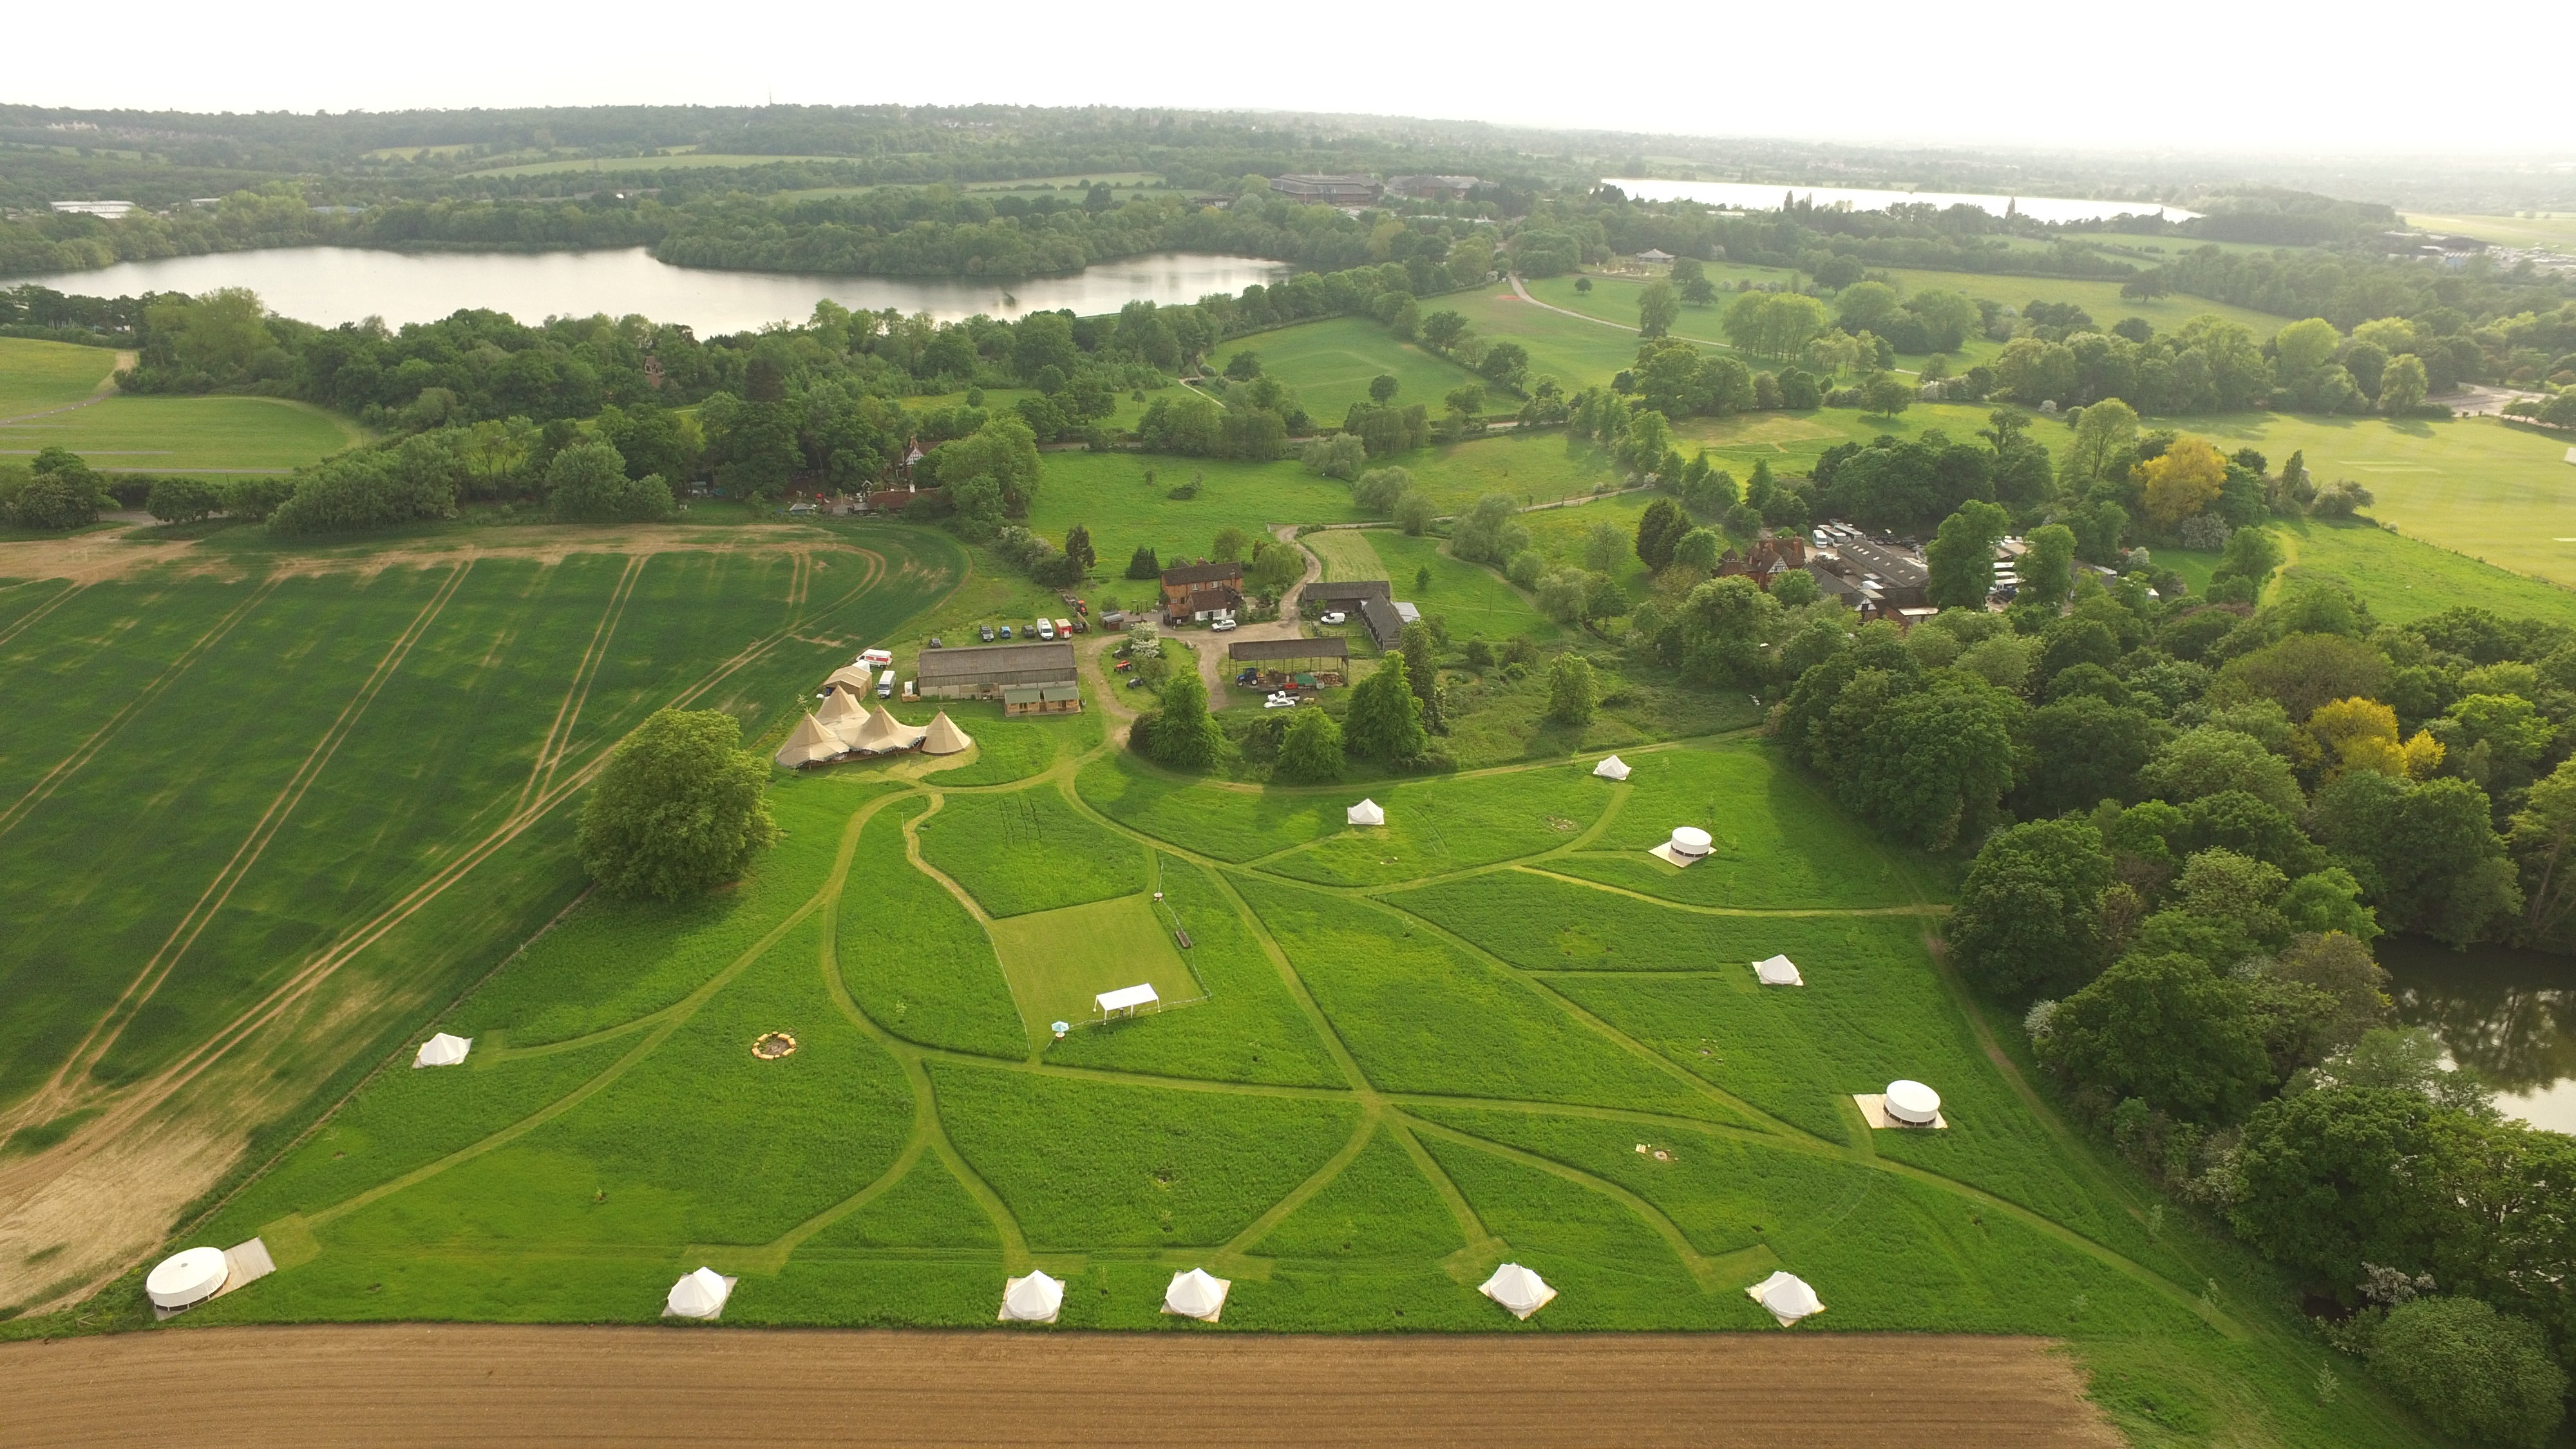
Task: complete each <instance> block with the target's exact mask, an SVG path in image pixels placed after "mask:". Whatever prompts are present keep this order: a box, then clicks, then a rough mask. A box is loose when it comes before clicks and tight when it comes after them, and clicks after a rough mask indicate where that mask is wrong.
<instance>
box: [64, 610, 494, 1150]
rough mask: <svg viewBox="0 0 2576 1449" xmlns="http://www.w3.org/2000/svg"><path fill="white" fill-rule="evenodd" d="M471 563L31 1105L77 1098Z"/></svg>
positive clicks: (393, 649) (383, 661)
mask: <svg viewBox="0 0 2576 1449" xmlns="http://www.w3.org/2000/svg"><path fill="white" fill-rule="evenodd" d="M472 569H473V564H472V563H470V562H468V563H465V564H462V565H460V566H458V567H457V568H456V569H454V570H453V571H452V572H450V573H449V574H448V576H447V578H446V579H445V580H444V581H442V582H441V583H440V585H439V586H438V588H437V590H436V591H435V592H433V593H432V594H431V595H430V599H429V602H428V603H426V604H424V605H422V606H421V610H420V612H419V613H418V614H415V615H414V616H413V617H412V621H411V623H410V624H409V625H408V626H406V627H405V628H404V629H403V632H402V633H401V634H400V635H398V636H396V637H395V639H394V642H393V644H392V645H391V646H390V647H388V648H387V649H386V650H385V653H384V655H383V656H382V657H381V658H379V659H378V660H377V661H376V667H375V668H374V670H372V671H371V672H369V674H368V675H367V678H366V682H365V683H363V684H361V685H359V686H358V692H357V693H356V694H355V695H353V696H351V697H350V699H349V702H348V703H347V704H344V705H342V706H341V707H340V713H339V715H338V716H337V717H335V718H334V719H333V720H332V721H331V725H330V728H328V729H326V730H324V731H323V732H322V738H321V739H319V740H317V741H315V742H314V745H313V748H312V749H311V750H309V751H307V752H306V753H305V756H304V761H303V763H302V764H300V765H298V766H296V769H295V773H294V774H293V775H292V776H290V777H288V779H287V782H286V784H285V785H284V786H283V787H281V788H280V789H279V790H278V792H277V794H276V796H275V797H274V798H273V799H271V800H270V801H269V803H268V808H267V809H266V810H264V811H262V812H261V814H260V817H259V820H258V821H257V822H256V823H255V824H253V825H252V827H251V831H250V834H249V835H248V836H246V837H244V838H243V840H242V843H241V845H240V846H239V847H237V848H236V849H235V850H234V851H233V855H232V858H231V859H230V860H228V861H226V862H224V868H223V869H222V870H220V871H218V872H216V874H215V878H214V879H213V880H211V881H209V882H207V883H206V888H205V890H204V892H203V893H202V894H200V895H199V896H198V897H197V900H196V903H195V904H194V905H192V906H190V907H189V908H188V912H187V914H186V915H183V916H181V917H180V918H179V923H178V924H177V925H176V926H174V927H172V928H171V930H170V935H169V937H168V938H167V939H166V940H164V941H163V942H162V943H161V949H159V950H158V951H155V952H153V953H152V956H151V958H150V959H149V960H147V961H145V962H144V963H143V969H142V970H140V971H139V972H137V973H136V974H135V976H134V979H133V980H132V981H131V982H129V983H127V985H126V988H125V990H124V991H123V992H122V993H120V994H119V995H118V996H117V999H116V1001H115V1002H114V1003H113V1004H112V1005H110V1006H109V1007H108V1009H107V1011H106V1012H105V1013H104V1014H103V1015H102V1016H101V1017H100V1018H99V1021H98V1023H97V1024H96V1025H94V1026H93V1027H92V1028H91V1029H90V1032H89V1034H88V1035H87V1036H86V1037H84V1038H83V1039H82V1041H81V1044H80V1046H79V1047H78V1048H77V1049H76V1050H74V1051H73V1053H72V1054H71V1056H70V1057H69V1058H68V1059H67V1060H66V1061H65V1062H64V1064H63V1065H62V1066H61V1067H60V1068H58V1069H57V1070H56V1072H55V1074H54V1077H53V1079H52V1080H51V1081H50V1082H48V1083H47V1086H46V1090H45V1091H42V1092H39V1093H37V1094H36V1098H35V1100H34V1102H33V1103H31V1106H30V1111H37V1110H43V1109H47V1108H49V1107H50V1108H59V1107H60V1106H63V1105H68V1103H65V1102H64V1101H63V1100H62V1099H63V1098H64V1097H66V1096H69V1097H72V1098H75V1099H76V1098H77V1096H78V1095H79V1094H80V1091H81V1089H80V1087H79V1086H78V1083H79V1081H80V1079H81V1078H82V1077H83V1076H84V1075H86V1074H87V1073H88V1072H89V1071H91V1070H93V1069H94V1068H96V1067H97V1065H98V1064H99V1063H100V1062H101V1061H104V1060H105V1059H106V1057H107V1054H108V1053H109V1052H110V1051H112V1050H114V1049H115V1046H116V1042H117V1039H118V1037H120V1036H121V1035H122V1034H123V1033H124V1030H125V1027H126V1026H127V1024H129V1023H131V1022H132V1021H133V1020H134V1014H135V1013H136V1012H138V1011H140V1010H142V1009H143V1007H144V1006H145V1005H146V1004H147V1003H148V1002H150V1001H151V999H152V996H153V993H155V992H157V991H159V990H160V989H161V983H162V982H164V981H166V980H168V979H169V975H170V972H171V971H172V970H173V969H174V968H175V967H177V965H178V964H179V958H180V957H182V956H184V955H186V954H187V952H188V948H189V947H191V946H193V945H195V944H196V941H197V938H198V937H199V936H200V935H202V934H204V932H205V929H206V927H207V926H208V925H209V924H211V923H212V922H213V920H214V918H215V916H216V915H217V914H218V913H220V912H221V911H222V910H223V908H224V906H225V904H226V903H227V902H229V901H230V900H231V899H232V895H233V892H234V891H235V890H236V889H238V888H239V887H240V885H241V883H242V881H243V880H244V879H245V878H247V877H248V876H249V874H250V872H251V869H252V868H253V867H254V866H256V865H258V864H259V858H260V856H261V855H263V854H265V853H266V852H267V850H268V846H269V842H271V841H273V840H275V839H276V838H277V833H278V832H279V831H280V830H283V829H284V828H285V826H286V821H287V818H288V817H289V816H291V815H293V814H294V813H295V807H296V806H297V805H299V804H301V803H303V800H304V795H305V792H306V791H308V790H310V789H312V788H313V782H314V781H315V780H316V779H319V778H320V777H321V774H322V771H323V770H324V768H326V767H327V766H328V765H329V764H330V763H331V758H332V756H334V755H336V754H338V753H339V751H340V746H341V744H342V742H344V741H346V740H347V739H348V738H349V735H350V733H351V732H352V731H354V730H355V729H356V728H357V725H358V721H359V719H360V718H362V717H363V716H364V715H365V714H366V712H367V706H369V705H370V704H373V703H374V702H375V700H376V696H377V695H378V694H381V693H382V692H383V691H384V687H385V685H386V683H387V682H388V681H390V680H391V679H392V678H393V677H394V675H395V674H396V673H397V672H399V671H400V670H401V668H402V664H403V661H404V660H405V659H406V658H408V657H409V656H410V654H411V650H412V646H413V645H415V644H418V643H419V642H420V639H421V636H422V635H424V634H426V633H428V632H429V628H430V626H431V624H433V623H435V622H436V621H437V619H438V616H439V614H440V613H441V612H442V611H444V610H445V609H446V607H447V601H448V600H450V599H452V598H454V597H456V592H457V590H458V588H460V587H461V586H462V585H463V584H464V582H465V576H466V574H467V573H469V572H471V571H472ZM46 1115H50V1111H47V1112H46ZM27 1120H31V1121H32V1120H42V1118H41V1117H36V1116H30V1117H29V1118H28V1119H27Z"/></svg>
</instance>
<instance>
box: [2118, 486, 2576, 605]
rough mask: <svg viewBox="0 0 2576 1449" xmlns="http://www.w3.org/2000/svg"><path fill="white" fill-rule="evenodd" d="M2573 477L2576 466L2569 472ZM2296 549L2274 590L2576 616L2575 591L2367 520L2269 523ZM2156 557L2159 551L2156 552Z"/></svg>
mask: <svg viewBox="0 0 2576 1449" xmlns="http://www.w3.org/2000/svg"><path fill="white" fill-rule="evenodd" d="M2569 476H2570V478H2571V479H2572V480H2576V471H2571V472H2570V475H2569ZM2272 527H2273V529H2274V531H2275V532H2276V533H2278V534H2279V535H2280V536H2281V538H2282V541H2283V542H2284V543H2285V544H2286V545H2288V548H2289V550H2290V551H2291V552H2292V554H2293V558H2292V561H2291V563H2290V564H2289V566H2288V567H2287V568H2285V569H2283V570H2282V572H2281V576H2280V579H2279V581H2278V582H2277V583H2276V584H2275V589H2276V590H2277V591H2284V592H2285V591H2289V590H2295V589H2298V588H2301V587H2316V586H2320V585H2323V586H2329V587H2333V586H2339V587H2342V588H2345V589H2349V590H2351V591H2352V594H2353V596H2354V597H2355V598H2358V599H2360V600H2361V601H2362V602H2363V603H2365V604H2367V605H2369V606H2370V612H2371V615H2372V617H2374V618H2376V619H2378V620H2379V621H2381V622H2383V623H2390V624H2403V623H2406V622H2408V621H2410V620H2414V619H2421V618H2423V617H2425V616H2426V615H2428V614H2438V613H2440V612H2442V611H2443V610H2444V609H2455V608H2473V609H2488V610H2492V611H2494V612H2495V613H2499V614H2502V615H2504V616H2505V617H2507V618H2541V619H2550V620H2554V621H2556V622H2558V623H2562V624H2576V592H2571V591H2570V590H2569V589H2568V588H2566V587H2565V586H2563V585H2560V584H2554V583H2550V582H2547V581H2546V580H2543V579H2534V578H2525V577H2524V576H2522V575H2520V574H2515V573H2508V572H2506V571H2505V570H2503V569H2500V568H2497V567H2496V566H2494V565H2493V564H2483V563H2480V562H2478V561H2477V560H2476V559H2473V558H2469V557H2466V556H2465V555H2461V554H2456V553H2453V552H2451V551H2450V550H2449V549H2445V548H2438V547H2436V546H2434V545H2432V544H2429V543H2426V542H2424V541H2423V540H2421V539H2415V538H2408V537H2405V536H2403V535H2401V534H2396V533H2391V532H2389V531H2388V530H2387V529H2384V528H2375V527H2373V526H2371V525H2370V524H2367V523H2335V522H2330V521H2328V520H2325V519H2319V518H2309V519H2298V520H2292V521H2287V522H2280V523H2275V524H2274V525H2272ZM2158 557H2159V558H2161V557H2162V555H2158Z"/></svg>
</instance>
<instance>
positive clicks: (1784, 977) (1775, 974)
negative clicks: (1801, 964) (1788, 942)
mask: <svg viewBox="0 0 2576 1449" xmlns="http://www.w3.org/2000/svg"><path fill="white" fill-rule="evenodd" d="M1753 977H1754V979H1755V980H1757V981H1759V982H1761V983H1762V984H1763V985H1765V986H1804V985H1806V984H1807V978H1805V977H1803V976H1800V975H1799V974H1798V963H1797V962H1795V961H1792V960H1790V959H1789V958H1788V957H1786V956H1774V957H1772V958H1771V959H1770V960H1768V961H1756V962H1754V963H1753Z"/></svg>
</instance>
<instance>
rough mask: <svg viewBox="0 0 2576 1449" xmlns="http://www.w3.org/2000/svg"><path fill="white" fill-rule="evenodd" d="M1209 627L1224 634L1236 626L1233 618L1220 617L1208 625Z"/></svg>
mask: <svg viewBox="0 0 2576 1449" xmlns="http://www.w3.org/2000/svg"><path fill="white" fill-rule="evenodd" d="M1208 628H1209V629H1211V630H1213V631H1215V632H1216V633H1219V634H1223V633H1226V632H1227V631H1229V630H1231V629H1233V628H1234V621H1233V620H1232V619H1219V620H1217V621H1216V622H1215V623H1213V624H1210V625H1208Z"/></svg>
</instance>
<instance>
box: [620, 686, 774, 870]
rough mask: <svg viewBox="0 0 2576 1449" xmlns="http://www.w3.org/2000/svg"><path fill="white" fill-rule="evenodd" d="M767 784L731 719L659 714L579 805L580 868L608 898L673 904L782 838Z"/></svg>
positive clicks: (704, 713)
mask: <svg viewBox="0 0 2576 1449" xmlns="http://www.w3.org/2000/svg"><path fill="white" fill-rule="evenodd" d="M768 784H769V766H768V763H767V762H766V761H764V760H762V759H761V758H760V757H759V756H757V755H753V754H749V753H747V752H745V751H744V750H743V748H742V727H741V726H740V725H739V724H736V723H735V722H734V718H733V716H731V715H729V714H726V713H724V712H723V711H721V710H677V709H666V710H662V711H660V712H659V713H657V714H655V715H654V716H653V717H652V718H650V719H648V720H646V721H644V723H643V724H642V725H641V726H639V727H637V729H636V731H635V733H633V734H631V735H629V736H627V737H626V739H625V741H624V742H623V743H621V744H620V745H618V747H617V751H616V753H615V754H613V755H611V756H610V757H609V760H608V765H607V768H605V769H604V770H602V771H601V772H600V776H599V783H597V784H596V785H593V786H592V787H591V791H590V798H589V799H588V800H587V801H585V802H583V805H582V811H581V824H580V827H579V830H578V831H577V833H576V844H577V846H578V848H579V850H580V852H581V860H582V864H583V866H584V867H586V868H587V869H588V870H589V871H590V875H591V879H593V880H595V881H597V882H599V885H600V888H601V889H603V890H606V891H608V892H609V893H611V894H613V895H623V896H646V897H652V898H655V899H659V900H677V899H679V898H680V897H682V896H685V895H690V894H693V893H696V892H698V891H703V890H706V889H707V888H709V887H711V886H716V885H721V884H722V883H724V882H726V881H729V880H732V879H734V878H735V877H737V876H739V875H741V874H742V871H743V868H744V867H745V866H747V865H749V864H750V863H751V858H752V856H754V855H755V854H757V853H759V851H761V850H762V849H763V848H764V847H766V846H768V845H769V844H771V843H772V842H773V841H775V840H777V839H778V826H777V825H776V823H775V822H773V821H772V820H771V819H770V816H769V804H768V801H767V800H766V799H765V798H764V792H765V791H766V790H767V789H768Z"/></svg>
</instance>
